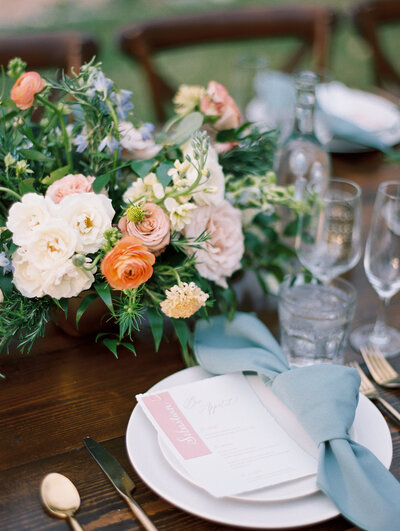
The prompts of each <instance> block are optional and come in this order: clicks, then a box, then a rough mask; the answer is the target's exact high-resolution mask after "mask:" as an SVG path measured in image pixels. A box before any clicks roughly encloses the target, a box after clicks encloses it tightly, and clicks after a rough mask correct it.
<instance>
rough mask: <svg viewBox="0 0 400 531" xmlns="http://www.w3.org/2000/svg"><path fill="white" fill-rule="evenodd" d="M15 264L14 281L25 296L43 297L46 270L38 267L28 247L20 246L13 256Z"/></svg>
mask: <svg viewBox="0 0 400 531" xmlns="http://www.w3.org/2000/svg"><path fill="white" fill-rule="evenodd" d="M12 264H13V266H14V274H13V283H14V285H15V287H16V288H17V290H18V291H19V292H21V293H22V295H23V296H24V297H28V298H32V297H43V295H44V291H43V276H45V272H43V270H41V269H39V268H38V267H36V265H35V263H34V262H32V260H31V259H30V256H29V253H28V250H27V248H26V247H19V249H17V250H16V251H15V253H14V254H13V256H12Z"/></svg>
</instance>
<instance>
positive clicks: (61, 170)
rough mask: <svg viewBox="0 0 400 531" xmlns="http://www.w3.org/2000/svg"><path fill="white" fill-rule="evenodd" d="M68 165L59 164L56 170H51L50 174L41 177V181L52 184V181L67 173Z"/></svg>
mask: <svg viewBox="0 0 400 531" xmlns="http://www.w3.org/2000/svg"><path fill="white" fill-rule="evenodd" d="M69 170H70V167H69V164H67V165H66V166H61V168H57V169H56V170H54V171H52V172H51V173H50V175H47V176H46V177H44V178H43V179H42V183H43V184H46V185H50V184H53V183H54V182H56V181H58V179H61V178H62V177H65V175H67V173H68V172H69Z"/></svg>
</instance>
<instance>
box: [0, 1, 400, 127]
mask: <svg viewBox="0 0 400 531" xmlns="http://www.w3.org/2000/svg"><path fill="white" fill-rule="evenodd" d="M34 1H35V0H31V2H34ZM399 1H400V0H399ZM293 4H299V1H298V0H297V1H296V0H284V1H282V0H281V1H279V0H196V1H194V0H109V1H108V2H101V3H100V4H99V5H94V4H93V3H92V4H90V5H86V6H85V2H84V1H80V2H77V3H75V2H71V1H69V0H59V2H58V3H57V4H56V5H55V6H54V7H52V8H49V9H48V10H47V11H46V13H45V15H43V13H42V14H41V15H40V16H38V17H34V16H33V17H32V16H31V17H29V18H30V20H29V23H26V24H21V25H19V26H18V27H15V26H14V27H7V24H6V22H5V21H4V20H3V21H0V27H1V28H2V34H3V35H5V34H13V33H18V34H24V33H34V32H40V31H44V30H51V31H56V30H67V29H74V30H79V31H85V32H88V33H91V34H92V35H94V36H95V37H96V38H97V39H98V41H99V44H100V54H99V59H100V60H101V61H102V63H103V66H104V70H105V72H106V74H107V75H108V76H109V77H111V78H113V79H114V80H115V81H116V82H117V84H118V85H119V86H120V88H127V89H130V90H132V91H133V92H134V102H135V106H136V112H137V114H138V115H139V117H140V118H142V119H145V120H153V119H154V114H153V110H152V106H151V100H150V98H149V93H148V89H147V85H146V81H145V79H144V78H143V76H142V74H141V72H140V70H139V69H138V68H137V66H136V65H135V64H134V63H133V61H131V60H130V59H129V58H127V57H125V56H124V55H122V53H121V52H120V51H119V49H118V42H117V35H118V32H119V30H120V29H121V28H123V27H126V26H129V24H132V23H135V22H138V21H141V20H145V19H150V18H154V17H166V16H175V15H179V14H185V13H186V14H187V13H195V12H204V11H213V10H214V11H216V10H221V9H230V8H236V7H244V6H250V5H253V6H260V5H261V6H268V5H279V6H282V5H293ZM302 4H311V5H316V4H318V5H328V6H331V7H333V8H334V9H336V10H337V11H338V13H339V15H340V21H339V24H338V27H337V30H336V32H335V35H334V38H333V40H332V43H331V45H332V57H331V63H330V77H331V79H337V80H339V81H343V82H344V83H346V84H347V85H349V86H351V87H358V88H362V89H371V88H372V85H373V76H372V70H371V63H370V52H369V49H368V47H367V46H366V45H365V44H364V42H363V41H362V40H361V39H360V38H359V37H358V35H357V34H356V32H355V30H354V28H353V26H352V22H351V9H352V7H353V6H354V5H355V4H356V2H355V1H354V0H314V1H307V0H306V1H303V2H302ZM382 37H383V39H384V42H385V47H386V48H387V50H388V52H389V55H390V56H391V57H392V58H393V60H394V63H395V64H396V65H397V66H400V58H399V54H398V42H399V40H400V39H399V37H400V25H399V26H396V25H393V26H391V25H389V26H388V27H386V28H385V29H384V32H383V35H382ZM292 46H293V42H291V41H290V40H288V39H284V40H278V41H276V40H274V41H273V42H271V41H270V42H260V41H257V42H249V43H243V42H242V43H235V44H232V43H226V44H225V43H224V44H219V45H215V44H213V45H206V46H201V47H193V48H191V49H190V50H189V52H188V50H187V49H186V50H182V49H181V50H174V51H169V52H166V53H164V54H162V56H160V57H159V59H158V62H159V65H160V68H161V69H162V71H163V72H165V74H166V76H167V77H168V78H169V79H170V80H172V83H173V84H175V85H178V84H179V83H182V82H185V83H189V84H203V85H204V84H206V83H207V82H208V81H209V80H210V79H216V80H218V81H220V82H222V83H224V84H226V85H227V86H228V88H229V89H230V90H232V91H234V71H235V63H236V61H237V58H238V56H239V55H240V54H241V53H243V51H246V52H251V53H253V52H254V53H257V54H260V55H262V56H264V57H266V58H268V61H269V64H270V67H271V68H279V65H280V64H281V63H282V60H283V58H284V57H285V55H286V54H287V52H288V51H289V50H290V48H291V47H292Z"/></svg>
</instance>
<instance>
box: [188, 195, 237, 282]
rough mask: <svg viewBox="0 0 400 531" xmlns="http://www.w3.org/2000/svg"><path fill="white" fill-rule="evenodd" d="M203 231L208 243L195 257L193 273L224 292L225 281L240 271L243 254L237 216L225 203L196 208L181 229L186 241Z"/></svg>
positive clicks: (230, 206)
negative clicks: (194, 270)
mask: <svg viewBox="0 0 400 531" xmlns="http://www.w3.org/2000/svg"><path fill="white" fill-rule="evenodd" d="M204 230H206V231H207V233H208V234H209V236H210V239H209V240H208V241H207V242H205V243H204V244H202V249H197V250H196V249H192V250H191V251H190V252H192V253H196V261H197V264H196V269H197V271H198V272H199V273H200V275H201V276H202V277H204V278H207V279H208V280H213V281H214V282H215V283H216V284H218V285H219V286H222V287H224V288H226V287H227V286H228V285H227V282H226V279H227V278H228V277H230V276H231V275H232V273H234V272H235V271H236V270H237V269H239V268H240V261H241V259H242V256H243V253H244V238H243V233H242V223H241V213H240V210H238V209H236V208H234V207H233V206H232V205H231V204H230V203H229V202H228V201H226V200H224V201H222V203H220V204H219V205H217V206H213V205H210V206H202V207H197V208H196V210H194V212H193V213H192V219H191V221H190V223H189V225H186V227H185V229H184V235H185V236H186V238H196V237H198V236H200V234H201V233H202V232H203V231H204Z"/></svg>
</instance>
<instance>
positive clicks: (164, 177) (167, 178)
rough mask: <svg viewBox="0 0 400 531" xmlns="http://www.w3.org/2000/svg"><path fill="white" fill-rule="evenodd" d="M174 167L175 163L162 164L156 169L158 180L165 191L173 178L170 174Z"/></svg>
mask: <svg viewBox="0 0 400 531" xmlns="http://www.w3.org/2000/svg"><path fill="white" fill-rule="evenodd" d="M173 167H174V163H173V162H167V161H166V162H161V164H160V165H159V166H157V168H156V175H157V179H158V180H159V181H160V183H161V184H162V185H163V187H164V189H165V188H166V187H167V186H168V185H169V183H170V182H171V180H172V176H171V175H168V172H169V170H170V169H171V168H173Z"/></svg>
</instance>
